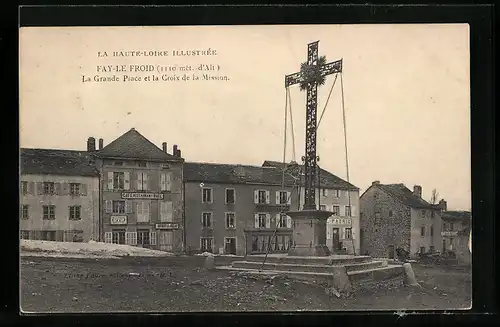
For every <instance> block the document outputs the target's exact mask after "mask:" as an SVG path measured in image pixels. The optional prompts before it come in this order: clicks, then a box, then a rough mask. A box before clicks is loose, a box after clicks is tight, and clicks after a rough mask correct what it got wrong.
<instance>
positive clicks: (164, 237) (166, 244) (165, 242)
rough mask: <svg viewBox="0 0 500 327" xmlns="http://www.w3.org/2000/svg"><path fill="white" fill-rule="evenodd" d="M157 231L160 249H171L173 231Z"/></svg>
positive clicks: (172, 245)
mask: <svg viewBox="0 0 500 327" xmlns="http://www.w3.org/2000/svg"><path fill="white" fill-rule="evenodd" d="M159 233H160V236H159V241H160V251H167V252H169V251H172V250H173V248H174V232H173V231H166V230H162V231H160V232H159Z"/></svg>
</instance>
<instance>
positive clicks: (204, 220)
mask: <svg viewBox="0 0 500 327" xmlns="http://www.w3.org/2000/svg"><path fill="white" fill-rule="evenodd" d="M201 226H202V227H203V228H210V227H212V213H211V212H204V213H202V214H201Z"/></svg>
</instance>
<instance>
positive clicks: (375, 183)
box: [372, 181, 380, 185]
mask: <svg viewBox="0 0 500 327" xmlns="http://www.w3.org/2000/svg"><path fill="white" fill-rule="evenodd" d="M378 184H380V181H373V182H372V185H378Z"/></svg>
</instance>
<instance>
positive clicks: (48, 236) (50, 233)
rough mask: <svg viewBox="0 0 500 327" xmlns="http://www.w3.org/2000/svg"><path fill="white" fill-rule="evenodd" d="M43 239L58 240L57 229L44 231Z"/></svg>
mask: <svg viewBox="0 0 500 327" xmlns="http://www.w3.org/2000/svg"><path fill="white" fill-rule="evenodd" d="M41 239H42V240H43V241H55V240H56V231H55V230H50V231H42V233H41Z"/></svg>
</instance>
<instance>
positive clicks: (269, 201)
mask: <svg viewBox="0 0 500 327" xmlns="http://www.w3.org/2000/svg"><path fill="white" fill-rule="evenodd" d="M269 193H270V192H269V191H266V203H267V204H269V203H271V199H270V198H271V197H270V196H269Z"/></svg>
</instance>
